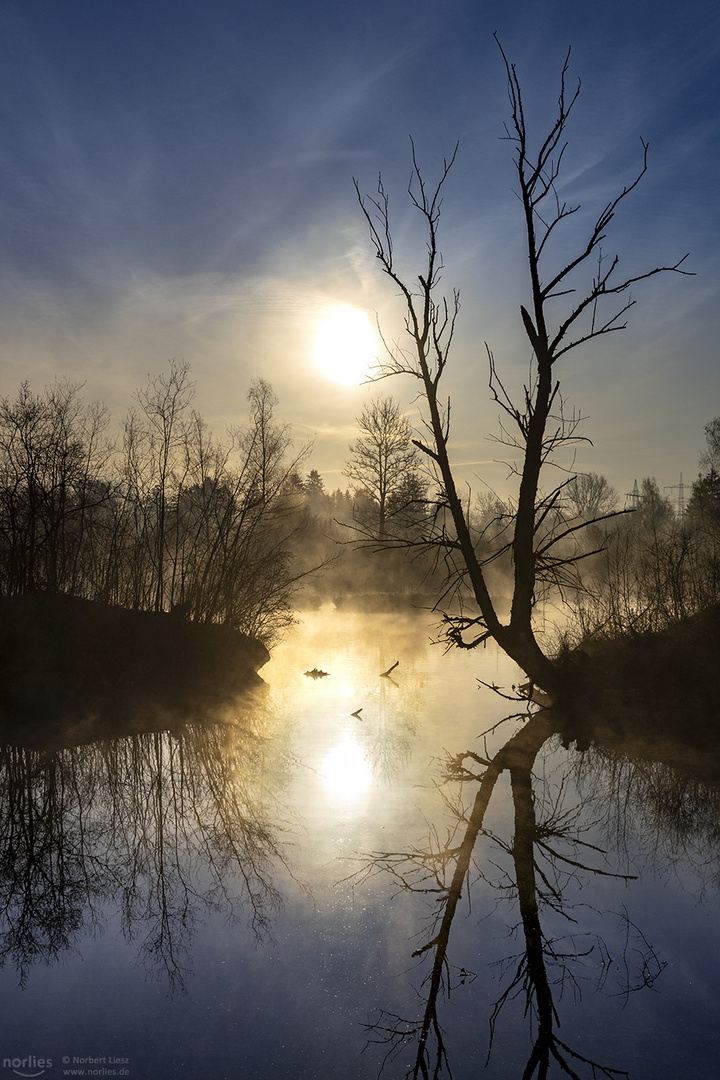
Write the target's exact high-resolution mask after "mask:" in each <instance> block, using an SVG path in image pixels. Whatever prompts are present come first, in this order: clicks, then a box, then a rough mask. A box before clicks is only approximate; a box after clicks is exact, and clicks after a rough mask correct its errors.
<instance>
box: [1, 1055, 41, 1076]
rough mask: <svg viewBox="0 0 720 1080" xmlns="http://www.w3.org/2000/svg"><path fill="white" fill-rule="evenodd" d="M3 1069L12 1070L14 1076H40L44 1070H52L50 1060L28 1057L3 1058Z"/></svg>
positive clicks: (33, 1056)
mask: <svg viewBox="0 0 720 1080" xmlns="http://www.w3.org/2000/svg"><path fill="white" fill-rule="evenodd" d="M3 1069H12V1071H13V1072H14V1073H15V1075H16V1076H42V1074H43V1073H44V1072H45V1070H46V1069H52V1058H42V1057H35V1055H34V1054H31V1055H30V1056H29V1057H23V1058H20V1057H14V1058H3Z"/></svg>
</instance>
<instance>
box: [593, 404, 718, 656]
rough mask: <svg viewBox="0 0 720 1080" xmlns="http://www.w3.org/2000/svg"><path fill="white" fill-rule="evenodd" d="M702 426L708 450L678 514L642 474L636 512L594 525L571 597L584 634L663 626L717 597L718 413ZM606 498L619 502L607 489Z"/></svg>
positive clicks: (645, 630) (609, 634)
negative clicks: (592, 548) (587, 554)
mask: <svg viewBox="0 0 720 1080" xmlns="http://www.w3.org/2000/svg"><path fill="white" fill-rule="evenodd" d="M705 432H706V436H707V443H708V450H707V452H706V453H705V454H703V456H702V458H701V462H700V465H701V472H700V474H699V476H698V478H697V480H696V481H695V482H694V483H693V485H692V488H691V494H690V498H689V500H688V502H687V505H686V506H685V508H684V511H683V512H682V513H677V514H676V513H675V510H674V508H673V506H672V503H671V502H670V500H669V499H667V498H666V497H665V496H663V495H662V494H661V492H660V489H659V487H658V485H657V483H656V481H655V480H654V478H652V477H647V478H645V479H644V480H643V481H642V484H641V486H640V488H639V498H637V499H636V500H634V502H635V505H634V506H632V507H631V508H630V509H631V510H632V511H633V512H631V513H628V514H623V515H621V516H619V517H616V518H613V519H612V522H611V523H610V522H608V523H606V524H605V526H604V527H603V526H598V527H596V528H595V527H592V526H591V528H590V533H589V539H590V541H591V542H592V543H593V544H594V546H595V547H596V548H597V549H598V550H597V551H596V552H595V553H594V554H593V555H592V556H591V558H590V560H589V565H588V566H587V567H586V569H585V571H584V573H583V575H582V578H581V582H580V584H581V586H582V587H581V588H579V589H577V590H576V591H575V594H574V600H573V603H572V606H573V608H574V610H575V613H576V615H577V617H578V622H577V625H578V629H579V631H580V632H581V633H582V634H583V635H584V636H588V635H592V636H598V635H600V636H607V637H616V636H618V635H621V634H631V635H637V634H644V633H648V632H654V631H659V630H665V629H667V628H668V627H670V626H672V625H673V624H675V623H678V622H680V621H683V620H687V619H690V618H692V617H693V616H695V615H697V614H698V613H700V612H702V611H705V610H708V609H710V608H713V607H714V606H715V605H717V604H719V603H720V475H718V470H717V467H716V463H718V462H719V460H720V456H719V455H718V450H719V449H720V439H719V436H720V418H718V419H716V420H713V421H712V422H711V423H710V424H708V425H707V426H706V428H705ZM608 499H609V500H611V501H610V503H609V505H614V504H616V503H617V496H616V495H615V493H614V492H613V491H612V489H610V488H609V487H608Z"/></svg>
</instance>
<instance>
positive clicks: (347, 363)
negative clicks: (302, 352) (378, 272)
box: [314, 307, 378, 386]
mask: <svg viewBox="0 0 720 1080" xmlns="http://www.w3.org/2000/svg"><path fill="white" fill-rule="evenodd" d="M377 352H378V348H377V341H376V338H375V333H374V332H373V328H372V326H371V324H370V320H369V319H368V317H367V315H366V314H365V312H364V311H359V310H358V308H353V307H343V308H336V309H335V310H334V311H332V312H330V313H329V314H327V315H325V316H324V317H323V319H322V321H321V323H320V325H319V327H318V332H317V337H316V338H315V351H314V357H315V364H316V366H317V368H318V370H319V371H320V372H321V373H322V374H323V375H324V376H325V378H326V379H332V381H333V382H338V383H343V385H345V386H357V385H358V383H361V382H362V381H363V380H364V379H366V378H367V376H368V370H369V368H370V367H371V366H372V365H373V364H374V363H376V361H377Z"/></svg>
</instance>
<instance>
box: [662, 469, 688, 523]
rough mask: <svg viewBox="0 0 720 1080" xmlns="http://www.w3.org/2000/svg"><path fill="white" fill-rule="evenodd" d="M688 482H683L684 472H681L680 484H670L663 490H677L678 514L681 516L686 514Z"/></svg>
mask: <svg viewBox="0 0 720 1080" xmlns="http://www.w3.org/2000/svg"><path fill="white" fill-rule="evenodd" d="M687 486H688V485H687V484H683V478H682V473H680V483H679V484H668V485H667V486H666V487H664V488H663V491H677V516H678V517H679V518H681V517H684V515H685V488H686V487H687Z"/></svg>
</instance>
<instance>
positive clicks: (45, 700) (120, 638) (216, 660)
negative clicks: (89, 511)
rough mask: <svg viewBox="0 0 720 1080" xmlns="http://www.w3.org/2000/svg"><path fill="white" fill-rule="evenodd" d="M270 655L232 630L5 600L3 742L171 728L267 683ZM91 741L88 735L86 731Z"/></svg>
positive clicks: (0, 633) (156, 615)
mask: <svg viewBox="0 0 720 1080" xmlns="http://www.w3.org/2000/svg"><path fill="white" fill-rule="evenodd" d="M269 658H270V655H269V653H268V651H267V649H266V648H265V646H264V645H262V644H261V643H260V642H259V641H257V640H255V639H253V638H249V637H247V636H246V635H244V634H241V633H239V632H238V631H236V630H233V629H231V628H230V627H226V626H219V625H216V624H199V623H189V622H186V621H185V620H184V619H182V618H180V617H178V616H175V615H169V614H166V613H164V612H153V611H128V610H126V609H123V608H116V607H107V606H105V605H103V604H98V603H95V602H91V601H89V600H83V599H80V598H78V597H71V596H63V595H50V594H46V593H32V594H28V595H24V596H10V597H3V598H0V736H2V737H4V738H5V739H6V740H11V741H20V742H22V743H23V744H30V745H36V744H38V743H41V744H42V745H45V743H46V741H47V739H48V738H51V739H57V738H65V737H66V736H64V735H61V732H63V731H65V732H69V731H73V732H74V734H73V735H72V736H71V735H68V736H67V738H69V739H70V740H71V741H72V740H75V741H78V740H80V741H88V740H92V739H94V738H98V737H106V736H108V735H119V734H128V733H131V732H134V731H146V730H157V729H158V728H160V729H166V728H168V727H171V726H172V725H173V724H178V723H185V722H187V721H189V720H192V719H193V718H195V717H197V716H198V714H202V715H203V716H205V715H208V713H212V712H213V711H215V712H217V711H219V710H221V709H222V708H223V707H225V706H227V704H228V703H230V702H231V701H232V700H233V698H234V697H235V696H237V695H238V694H241V693H243V692H245V691H246V690H248V689H250V688H252V687H253V686H258V685H261V684H262V679H261V678H260V676H259V675H258V670H259V669H260V668H261V667H262V666H263V665H264V664H265V663H267V661H268V660H269ZM83 731H84V732H85V735H84V736H83V735H81V732H83Z"/></svg>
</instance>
